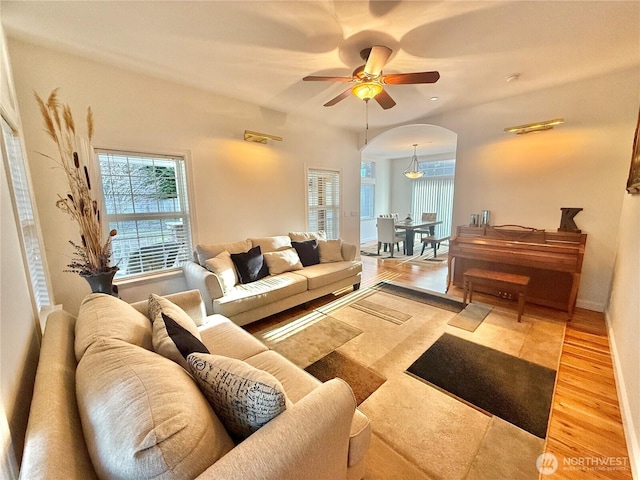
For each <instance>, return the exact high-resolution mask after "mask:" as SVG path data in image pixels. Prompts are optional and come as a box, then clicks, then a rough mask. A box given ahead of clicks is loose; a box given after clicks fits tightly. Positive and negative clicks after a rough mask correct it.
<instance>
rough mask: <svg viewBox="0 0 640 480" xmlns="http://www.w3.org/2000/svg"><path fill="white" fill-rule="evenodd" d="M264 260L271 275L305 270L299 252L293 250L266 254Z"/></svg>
mask: <svg viewBox="0 0 640 480" xmlns="http://www.w3.org/2000/svg"><path fill="white" fill-rule="evenodd" d="M264 260H265V261H266V262H267V267H269V274H271V275H278V274H279V273H284V272H291V271H293V270H300V269H301V268H303V266H302V262H301V261H300V257H299V256H298V252H296V251H295V249H293V248H289V249H287V250H282V251H281V252H269V253H265V254H264Z"/></svg>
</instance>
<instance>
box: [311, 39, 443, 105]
mask: <svg viewBox="0 0 640 480" xmlns="http://www.w3.org/2000/svg"><path fill="white" fill-rule="evenodd" d="M391 52H392V50H391V49H390V48H389V47H385V46H384V45H374V46H373V47H371V48H365V49H364V50H362V51H361V52H360V57H361V58H362V59H363V60H364V61H365V62H366V63H365V64H364V65H361V66H359V67H358V68H356V69H355V70H354V71H353V74H352V75H351V76H350V77H321V76H314V75H310V76H307V77H304V78H303V79H302V80H304V81H305V82H317V81H320V82H345V83H347V82H350V83H355V85H354V86H353V87H351V88H348V89H347V90H345V91H344V92H342V93H341V94H340V95H338V96H337V97H335V98H333V99H331V100H329V101H328V102H327V103H325V104H324V106H325V107H331V106H333V105H335V104H336V103H338V102H340V101H341V100H344V99H345V98H347V97H348V96H349V94H350V93H353V94H354V95H355V96H356V97H358V98H360V99H362V100H364V101H365V102H368V101H369V100H371V99H372V98H374V99H375V100H376V101H377V102H378V103H379V104H380V106H381V107H382V108H384V109H385V110H386V109H388V108H391V107H393V106H395V104H396V102H395V101H394V100H393V98H391V96H390V95H389V94H388V93H387V92H386V91H385V89H384V85H411V84H417V83H435V82H437V81H438V79H439V78H440V74H439V73H438V72H417V73H392V74H389V75H383V74H382V68H383V67H384V65H385V64H386V63H387V60H389V57H390V56H391Z"/></svg>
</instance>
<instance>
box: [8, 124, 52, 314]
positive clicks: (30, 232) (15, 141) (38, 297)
mask: <svg viewBox="0 0 640 480" xmlns="http://www.w3.org/2000/svg"><path fill="white" fill-rule="evenodd" d="M2 138H3V144H4V149H5V152H6V157H7V163H8V167H9V175H10V179H9V180H10V182H9V184H10V186H11V190H12V192H11V193H12V195H13V201H14V205H15V210H16V213H17V216H18V221H19V222H20V232H21V236H22V244H23V249H24V255H25V259H26V262H27V267H28V271H29V279H30V281H31V288H32V290H33V298H34V302H35V304H36V308H37V309H38V311H40V310H42V308H44V307H48V306H51V304H52V302H51V296H50V294H49V288H48V284H47V279H46V275H45V266H44V260H43V257H42V251H43V247H42V245H41V244H40V232H39V226H38V224H37V222H36V220H35V215H34V209H33V203H32V202H31V194H30V193H29V181H28V178H27V170H26V166H25V159H24V156H23V154H22V147H21V145H20V137H18V135H17V134H16V133H15V132H14V130H13V129H12V128H11V127H10V126H9V125H8V124H7V122H6V121H5V120H4V118H3V119H2Z"/></svg>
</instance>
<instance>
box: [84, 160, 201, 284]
mask: <svg viewBox="0 0 640 480" xmlns="http://www.w3.org/2000/svg"><path fill="white" fill-rule="evenodd" d="M96 153H97V155H98V162H99V165H100V175H101V180H102V190H103V193H104V208H103V211H104V212H106V215H105V219H104V220H105V221H106V223H107V224H108V229H109V230H111V229H114V228H115V229H116V230H117V231H118V234H117V235H116V236H115V237H113V259H112V263H113V264H114V265H117V266H119V267H120V270H119V271H118V273H117V275H116V278H123V277H130V276H132V275H138V274H143V273H149V272H160V271H166V270H171V269H173V268H176V267H178V266H179V264H180V263H181V262H183V261H185V260H187V259H189V258H190V256H191V250H192V248H191V224H190V220H189V202H188V195H187V175H186V167H185V159H184V157H180V156H166V155H153V154H141V153H130V152H117V151H110V150H98V151H97V152H96Z"/></svg>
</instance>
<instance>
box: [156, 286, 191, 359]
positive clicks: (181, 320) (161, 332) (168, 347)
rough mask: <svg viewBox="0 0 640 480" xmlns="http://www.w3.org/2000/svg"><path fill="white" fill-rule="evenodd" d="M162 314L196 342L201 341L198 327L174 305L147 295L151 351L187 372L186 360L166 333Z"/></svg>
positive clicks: (163, 299)
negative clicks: (151, 327) (150, 325)
mask: <svg viewBox="0 0 640 480" xmlns="http://www.w3.org/2000/svg"><path fill="white" fill-rule="evenodd" d="M163 313H164V314H165V315H167V316H168V317H171V319H172V320H174V321H175V322H176V323H177V324H178V325H180V326H181V327H182V328H184V329H185V330H187V331H188V332H189V333H191V335H193V336H194V337H196V338H197V339H198V340H202V337H200V332H199V331H198V327H196V324H195V323H194V321H193V320H191V317H190V316H189V315H187V314H186V313H185V311H184V310H182V308H180V307H179V306H178V305H176V304H175V303H172V302H170V301H169V300H167V299H166V298H163V297H161V296H159V295H156V294H155V293H152V294H151V295H149V318H151V321H152V322H153V336H152V341H153V349H154V350H155V351H156V353H159V354H160V355H162V356H163V357H166V358H168V359H170V360H173V361H174V362H176V363H177V364H179V365H181V366H182V367H183V368H184V369H185V370H189V366H188V365H187V362H186V360H185V359H184V357H183V356H182V354H181V353H180V351H179V350H178V348H177V347H176V344H175V343H174V342H173V340H171V337H170V336H169V333H168V332H167V327H166V325H165V322H164V320H163V318H162V314H163Z"/></svg>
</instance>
